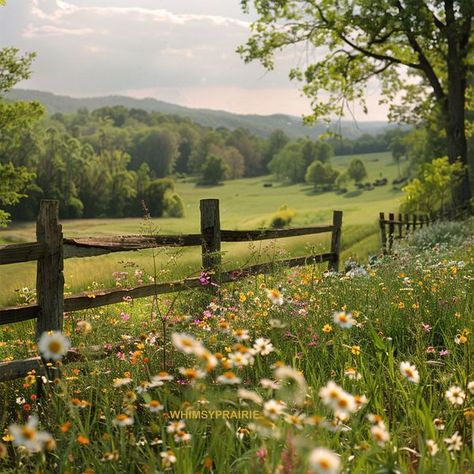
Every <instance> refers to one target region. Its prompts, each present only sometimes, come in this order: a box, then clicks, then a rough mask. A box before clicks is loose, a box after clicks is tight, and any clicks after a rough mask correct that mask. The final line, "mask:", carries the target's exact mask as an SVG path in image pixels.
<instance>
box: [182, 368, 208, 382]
mask: <svg viewBox="0 0 474 474" xmlns="http://www.w3.org/2000/svg"><path fill="white" fill-rule="evenodd" d="M179 373H180V374H182V375H184V376H185V377H188V379H191V380H195V379H202V378H204V377H205V376H206V372H204V371H203V370H201V369H195V368H184V367H180V369H179Z"/></svg>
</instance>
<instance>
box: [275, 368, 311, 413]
mask: <svg viewBox="0 0 474 474" xmlns="http://www.w3.org/2000/svg"><path fill="white" fill-rule="evenodd" d="M275 378H276V379H277V380H279V381H283V380H286V381H289V382H290V384H291V382H292V381H293V382H295V383H296V386H297V387H296V393H295V394H294V395H293V399H294V401H295V403H296V404H302V403H303V402H304V398H305V396H306V392H307V391H308V385H307V383H306V380H305V378H304V377H303V375H301V374H300V373H299V372H298V371H297V370H295V369H293V368H291V367H288V366H286V365H283V366H281V367H278V368H277V369H275Z"/></svg>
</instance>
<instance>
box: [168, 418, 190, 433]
mask: <svg viewBox="0 0 474 474" xmlns="http://www.w3.org/2000/svg"><path fill="white" fill-rule="evenodd" d="M185 426H186V424H185V423H184V421H183V420H179V421H172V422H171V423H170V424H169V425H168V426H167V427H166V431H167V432H168V433H177V432H178V431H183V429H184V428H185Z"/></svg>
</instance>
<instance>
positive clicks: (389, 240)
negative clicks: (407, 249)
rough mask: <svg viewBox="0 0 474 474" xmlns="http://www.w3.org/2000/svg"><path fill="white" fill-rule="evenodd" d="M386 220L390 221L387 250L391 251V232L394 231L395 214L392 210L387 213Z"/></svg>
mask: <svg viewBox="0 0 474 474" xmlns="http://www.w3.org/2000/svg"><path fill="white" fill-rule="evenodd" d="M388 220H389V221H390V222H389V223H388V251H389V253H391V252H392V247H393V234H394V233H395V224H394V221H395V214H394V213H393V212H391V213H390V214H389V215H388Z"/></svg>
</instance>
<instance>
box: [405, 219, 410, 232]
mask: <svg viewBox="0 0 474 474" xmlns="http://www.w3.org/2000/svg"><path fill="white" fill-rule="evenodd" d="M405 231H406V234H407V235H408V234H409V233H410V216H409V215H408V214H405Z"/></svg>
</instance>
